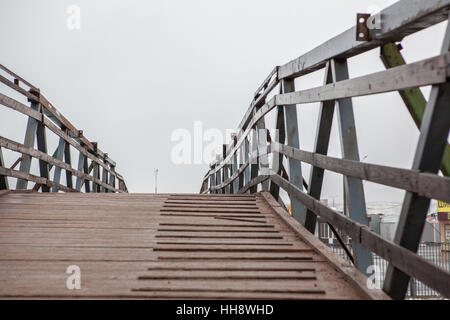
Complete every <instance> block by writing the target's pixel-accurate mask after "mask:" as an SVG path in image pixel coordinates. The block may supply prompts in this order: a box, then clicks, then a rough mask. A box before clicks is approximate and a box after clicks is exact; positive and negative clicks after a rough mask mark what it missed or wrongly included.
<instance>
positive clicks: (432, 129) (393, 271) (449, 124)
mask: <svg viewBox="0 0 450 320" xmlns="http://www.w3.org/2000/svg"><path fill="white" fill-rule="evenodd" d="M449 50H450V23H449V24H448V25H447V31H446V34H445V39H444V43H443V46H442V50H441V52H442V53H446V52H448V51H449ZM449 105H450V83H449V82H447V83H445V84H441V85H436V86H433V87H432V89H431V94H430V99H429V100H428V104H427V106H426V108H425V113H424V115H423V119H422V125H421V127H420V136H419V142H418V145H417V149H416V153H415V156H414V161H413V166H412V169H413V170H419V171H421V172H428V173H437V172H438V170H439V167H440V165H441V163H442V158H443V156H444V151H445V148H446V146H447V139H448V133H449V129H450V108H449ZM429 205H430V199H429V198H425V197H421V196H418V195H417V194H416V193H412V192H407V193H406V194H405V198H404V200H403V206H402V211H401V214H400V218H399V222H398V225H397V231H396V234H395V237H394V242H395V243H396V244H398V245H400V246H402V247H405V248H407V249H408V250H411V251H413V252H417V249H418V246H419V243H420V239H421V237H422V231H423V228H424V225H425V219H426V215H427V211H428V208H429ZM409 280H410V277H409V276H408V275H407V274H405V273H404V272H402V271H400V270H398V269H397V268H394V267H393V266H392V265H391V264H390V265H389V267H388V270H387V273H386V279H385V282H384V290H385V291H386V292H387V293H388V294H389V295H390V296H391V297H392V298H394V299H403V298H404V297H405V294H406V291H407V289H408V283H409Z"/></svg>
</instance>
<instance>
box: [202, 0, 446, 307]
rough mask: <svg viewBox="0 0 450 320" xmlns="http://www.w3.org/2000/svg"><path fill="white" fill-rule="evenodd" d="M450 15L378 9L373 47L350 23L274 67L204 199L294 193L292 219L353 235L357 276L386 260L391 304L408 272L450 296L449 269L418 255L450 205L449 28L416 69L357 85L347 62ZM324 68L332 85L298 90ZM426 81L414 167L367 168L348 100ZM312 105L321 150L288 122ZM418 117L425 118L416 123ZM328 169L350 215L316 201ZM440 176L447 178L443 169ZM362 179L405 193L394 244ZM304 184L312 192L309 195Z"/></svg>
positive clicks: (437, 5)
mask: <svg viewBox="0 0 450 320" xmlns="http://www.w3.org/2000/svg"><path fill="white" fill-rule="evenodd" d="M449 10H450V0H446V1H431V0H424V1H414V2H410V1H406V0H401V1H398V2H397V3H395V4H394V5H392V6H390V7H388V8H386V9H385V10H383V11H382V12H381V13H380V15H381V17H384V18H385V20H383V23H382V26H381V29H379V30H372V31H371V35H370V36H371V40H370V41H363V42H361V41H357V40H356V27H353V28H351V29H349V30H347V31H345V32H344V33H342V34H340V35H338V36H337V37H335V38H333V39H331V40H329V41H328V42H326V43H324V44H322V45H320V46H319V47H317V48H315V49H313V50H311V51H310V52H308V53H307V54H305V55H303V56H300V57H299V58H297V59H295V60H292V61H290V62H288V63H286V64H284V65H282V66H280V67H275V68H274V69H273V71H272V72H271V73H270V74H269V75H268V76H267V77H266V79H265V80H264V81H263V83H262V84H261V85H260V86H259V87H258V89H257V90H256V92H255V94H254V97H253V99H252V103H251V104H250V107H249V108H248V110H247V111H246V113H245V115H244V117H243V119H242V121H241V123H240V124H239V126H238V130H239V132H238V133H237V134H236V135H235V136H234V137H233V139H232V143H230V144H229V145H224V146H223V152H222V154H220V155H218V156H217V160H216V161H214V162H213V163H212V164H211V165H210V169H209V170H208V172H207V173H206V175H205V177H204V178H203V179H202V186H201V190H200V193H203V194H205V193H236V194H237V193H239V194H242V193H249V192H250V193H252V192H256V191H258V190H262V191H269V189H270V193H272V195H273V196H274V198H275V199H276V200H278V201H282V200H281V198H280V196H279V189H280V188H281V189H283V190H285V191H286V192H287V193H288V195H289V197H290V201H291V204H292V211H293V216H294V218H296V219H298V221H299V222H300V223H302V224H303V225H304V226H305V227H306V228H307V229H308V230H309V231H310V232H312V233H314V230H315V228H316V220H317V217H320V218H321V219H323V220H324V221H326V222H327V223H329V224H330V225H331V226H333V227H334V228H336V229H338V230H339V231H341V232H344V233H346V234H347V235H349V236H350V237H351V238H352V240H353V241H354V242H355V247H354V250H356V252H355V253H356V256H355V264H356V266H357V267H358V268H359V269H360V271H362V272H363V273H366V274H367V270H366V267H367V266H368V265H370V260H371V252H373V253H376V254H378V255H379V256H380V257H382V258H384V259H386V260H388V261H389V263H390V266H389V268H388V272H387V276H386V279H385V287H384V290H385V291H386V292H387V293H388V294H390V295H391V296H392V297H393V298H398V299H400V298H404V296H405V293H406V290H407V285H408V281H409V278H410V277H411V276H412V277H414V278H416V279H418V280H420V281H422V282H423V283H425V284H427V285H429V286H430V287H431V288H433V289H435V290H437V291H439V292H440V293H441V294H442V295H444V296H446V297H450V287H449V286H448V283H450V273H448V272H447V271H445V270H442V269H440V268H438V267H436V266H435V265H432V264H431V263H429V262H427V261H425V260H424V259H423V258H421V257H419V256H418V255H416V254H415V252H416V250H417V246H418V243H419V241H420V234H421V231H422V229H423V225H424V223H425V218H426V214H427V209H428V205H429V201H430V199H436V200H441V201H445V202H450V178H449V177H448V176H445V177H443V176H439V175H438V171H439V167H440V165H441V162H442V163H443V165H442V167H443V168H448V167H449V166H450V157H449V156H448V154H449V152H448V151H449V150H450V146H449V145H448V142H447V137H448V133H449V127H450V124H449V122H450V121H449V119H450V114H449V109H448V104H449V103H450V98H449V97H450V93H449V92H450V89H449V87H450V82H449V78H450V24H449V26H448V29H447V32H446V38H445V40H444V45H443V50H442V52H441V54H440V55H438V56H435V57H431V58H427V59H424V60H422V61H418V62H415V63H410V64H406V63H405V64H401V65H394V66H392V65H391V66H389V68H388V69H386V70H384V71H380V72H375V73H371V74H367V75H364V76H360V77H357V78H352V79H350V78H349V75H348V69H347V60H346V59H347V58H350V57H353V56H355V55H358V54H361V53H363V52H366V51H368V50H372V49H374V48H378V47H380V48H381V49H382V50H381V54H382V55H383V52H385V51H383V48H385V46H392V45H393V44H394V45H395V42H396V41H401V40H402V39H403V38H404V37H406V36H408V35H410V34H413V33H415V32H417V31H420V30H423V29H426V28H428V27H430V26H432V25H434V24H437V23H439V22H441V21H445V20H448V19H449ZM382 58H383V57H382ZM323 68H325V79H324V84H323V85H322V86H320V87H316V88H310V89H304V90H299V91H296V90H295V88H294V80H295V78H298V77H301V76H303V75H306V74H309V73H311V72H313V71H317V70H319V69H323ZM429 85H431V86H432V88H433V89H432V94H431V97H430V100H429V102H428V106H427V108H426V109H425V108H424V109H425V112H426V113H428V114H426V115H424V116H423V117H422V118H423V119H422V118H421V119H420V120H419V122H421V123H418V126H419V127H420V130H421V135H420V138H419V143H418V148H417V152H416V158H415V163H414V165H413V167H412V168H411V169H401V168H394V167H390V166H383V165H377V164H370V163H362V162H360V160H359V156H358V144H357V140H356V131H355V124H354V122H355V120H354V116H353V105H352V100H351V99H352V98H354V97H361V96H367V95H375V94H382V93H387V92H394V91H397V92H399V93H400V94H405V92H407V91H408V90H410V89H415V90H417V88H420V87H424V86H429ZM276 88H280V92H279V93H278V92H276V94H274V95H273V96H272V97H271V99H269V100H267V101H266V99H267V97H268V95H269V94H270V93H271V92H273V91H274V90H275V89H276ZM419 90H420V89H419ZM314 102H319V103H320V114H319V122H318V127H317V133H316V137H317V139H316V141H315V147H314V151H313V152H308V151H305V150H302V149H301V148H300V147H299V146H298V141H297V140H296V139H298V138H297V137H298V134H297V132H298V124H297V123H296V122H297V119H296V117H295V119H294V120H293V119H292V118H289V117H292V115H296V111H295V110H296V105H297V104H309V103H314ZM408 107H409V106H408ZM335 108H339V111H340V112H339V114H338V116H339V117H340V122H339V127H340V128H339V130H341V136H340V139H341V144H342V145H343V146H345V147H346V148H349V149H347V150H345V152H344V150H343V158H342V159H339V158H335V157H330V156H327V154H326V153H327V150H326V149H327V147H328V142H329V139H330V131H331V123H332V119H333V115H334V109H335ZM274 109H277V110H276V112H278V116H277V127H276V128H275V129H276V130H279V132H283V133H285V134H283V135H280V136H281V138H279V137H278V138H276V140H272V139H269V137H268V136H267V134H265V130H267V129H266V128H265V117H266V115H267V114H268V113H269V112H271V111H273V110H274ZM280 117H281V118H280ZM280 119H281V120H282V121H280ZM283 120H284V121H283ZM288 120H289V121H288ZM414 120H415V121H416V122H417V121H418V120H417V118H415V119H414ZM285 124H286V126H287V127H286V126H285ZM261 130H263V131H261ZM280 139H281V140H280ZM285 140H286V141H285ZM244 146H245V148H244ZM349 146H351V147H349ZM352 148H353V149H352ZM445 150H447V151H445ZM444 152H445V154H444ZM270 154H272V155H273V157H272V163H271V168H268V167H267V163H263V162H265V160H264V159H267V157H268V155H270ZM237 159H239V161H237ZM276 159H286V160H287V161H288V163H289V172H290V174H289V177H282V176H281V174H282V172H283V171H284V167H283V163H282V162H280V161H275V160H276ZM441 159H442V161H441ZM301 162H304V163H307V164H310V165H311V166H312V168H313V171H312V174H311V177H310V181H309V184H307V183H305V181H304V180H305V179H304V178H303V179H302V178H301V177H302V175H301ZM324 170H329V171H333V172H336V173H339V174H342V175H343V177H344V181H345V183H346V188H347V194H346V197H347V200H348V199H349V198H351V199H352V203H351V204H350V205H349V213H350V216H349V217H347V216H344V215H342V214H340V213H338V212H336V211H335V210H333V209H331V208H328V207H327V206H325V205H324V204H322V203H321V202H320V201H319V200H320V193H321V188H322V182H323V173H324ZM443 173H444V175H446V174H448V172H447V171H446V170H443ZM299 177H300V181H299ZM302 180H303V181H302ZM363 180H365V181H370V182H373V183H377V184H381V185H385V186H389V187H394V188H398V189H401V190H405V191H406V193H407V196H406V197H405V201H404V203H403V208H402V213H401V216H400V223H399V227H398V229H397V234H396V237H395V239H394V241H393V242H391V241H388V240H386V239H383V238H382V237H380V236H379V235H378V234H376V233H375V232H373V231H371V230H370V229H369V228H368V227H367V226H366V225H367V223H368V220H367V215H366V208H365V199H364V190H363V185H362V181H363ZM302 184H304V185H305V186H308V187H306V188H305V189H303V188H302V187H303V186H302ZM269 185H270V188H268V186H269ZM258 188H259V189H258ZM415 199H420V201H421V202H420V203H421V204H420V208H419V207H417V206H416V205H415V204H414V201H416V200H415ZM417 201H418V200H417ZM355 203H356V204H355ZM413 204H414V205H413ZM418 217H420V219H418ZM422 218H423V219H422ZM358 246H359V247H358Z"/></svg>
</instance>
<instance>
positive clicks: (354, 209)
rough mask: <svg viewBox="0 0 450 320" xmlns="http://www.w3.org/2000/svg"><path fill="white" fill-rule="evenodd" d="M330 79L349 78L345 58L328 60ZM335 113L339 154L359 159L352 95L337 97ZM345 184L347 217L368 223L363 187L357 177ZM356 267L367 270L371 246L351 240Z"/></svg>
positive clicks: (365, 271) (371, 261)
mask: <svg viewBox="0 0 450 320" xmlns="http://www.w3.org/2000/svg"><path fill="white" fill-rule="evenodd" d="M331 71H332V75H333V82H339V81H343V80H347V79H348V78H349V73H348V65H347V60H346V59H342V60H337V59H333V60H331ZM337 115H338V123H339V137H340V141H341V150H342V157H343V158H344V159H348V160H354V161H359V150H358V140H357V137H356V126H355V117H354V114H353V102H352V99H351V98H345V99H339V100H338V101H337ZM344 184H345V186H344V188H345V189H346V190H347V192H346V200H347V206H348V211H349V215H350V218H351V219H352V220H354V221H356V222H358V223H360V224H363V225H366V226H368V225H369V219H368V217H367V210H366V201H365V196H364V187H363V183H362V181H361V180H360V179H356V178H352V177H347V176H344ZM353 249H354V250H353V252H354V256H355V262H356V267H357V268H358V269H359V270H360V271H361V272H362V273H364V274H368V267H369V266H371V265H373V257H372V253H371V252H370V250H368V249H366V248H364V247H362V246H361V245H360V244H359V243H357V242H356V241H355V242H354V243H353Z"/></svg>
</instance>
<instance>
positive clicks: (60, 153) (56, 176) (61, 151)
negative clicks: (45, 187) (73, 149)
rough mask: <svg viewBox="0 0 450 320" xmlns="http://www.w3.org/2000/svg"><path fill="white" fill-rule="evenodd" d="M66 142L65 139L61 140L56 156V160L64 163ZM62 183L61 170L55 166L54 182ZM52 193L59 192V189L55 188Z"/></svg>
mask: <svg viewBox="0 0 450 320" xmlns="http://www.w3.org/2000/svg"><path fill="white" fill-rule="evenodd" d="M65 146H66V142H65V141H64V139H63V138H59V143H58V148H57V149H56V155H55V158H56V159H58V160H60V161H62V160H63V157H64V150H65ZM60 181H61V168H60V167H58V166H55V172H54V174H53V182H55V183H58V184H59V182H60ZM52 192H58V188H56V187H53V188H52Z"/></svg>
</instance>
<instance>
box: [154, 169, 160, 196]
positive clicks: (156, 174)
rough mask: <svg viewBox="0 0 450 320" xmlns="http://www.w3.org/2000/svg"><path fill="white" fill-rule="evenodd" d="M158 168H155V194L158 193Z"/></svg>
mask: <svg viewBox="0 0 450 320" xmlns="http://www.w3.org/2000/svg"><path fill="white" fill-rule="evenodd" d="M158 171H159V170H158V169H155V194H156V193H158Z"/></svg>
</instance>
